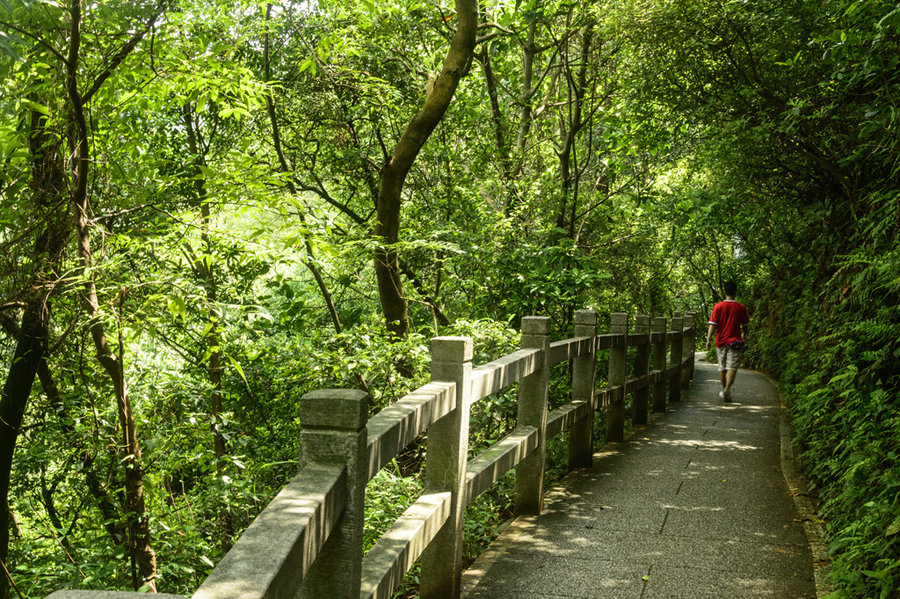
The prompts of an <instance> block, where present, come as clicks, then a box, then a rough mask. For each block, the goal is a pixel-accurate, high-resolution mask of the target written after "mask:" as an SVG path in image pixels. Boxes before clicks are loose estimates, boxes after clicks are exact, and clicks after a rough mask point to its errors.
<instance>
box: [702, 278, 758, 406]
mask: <svg viewBox="0 0 900 599" xmlns="http://www.w3.org/2000/svg"><path fill="white" fill-rule="evenodd" d="M722 289H723V291H725V301H721V302H719V303H718V304H716V305H715V306H713V311H712V315H710V317H709V330H708V331H707V333H706V349H709V347H710V344H711V343H712V336H713V333H714V332H715V333H716V357H717V358H718V362H719V378H720V380H721V381H722V390H721V391H720V392H719V397H721V398H722V399H724V400H725V401H731V387H732V385H734V376H735V375H736V374H737V371H738V367H739V366H740V362H741V353H742V352H743V350H744V333H745V332H746V327H747V324H748V323H749V322H750V319H749V318H748V317H747V308H745V307H744V304H742V303H740V302H738V301H736V300H735V299H734V298H735V296H736V295H737V284H736V283H734V282H732V281H729V282H727V283H725V285H723V286H722Z"/></svg>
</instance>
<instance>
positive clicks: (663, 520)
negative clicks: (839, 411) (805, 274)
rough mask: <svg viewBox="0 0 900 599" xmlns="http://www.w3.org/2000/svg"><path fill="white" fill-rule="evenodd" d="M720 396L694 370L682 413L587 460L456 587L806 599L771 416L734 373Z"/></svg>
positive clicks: (772, 396)
mask: <svg viewBox="0 0 900 599" xmlns="http://www.w3.org/2000/svg"><path fill="white" fill-rule="evenodd" d="M734 389H735V391H734V401H733V402H732V403H730V404H724V403H722V401H721V400H720V399H719V398H718V391H719V383H718V373H717V371H716V367H715V365H711V364H708V363H706V362H697V364H696V374H695V380H694V383H693V386H692V389H691V391H690V392H688V393H686V394H684V395H683V397H685V399H686V401H684V402H683V403H681V404H678V405H676V407H674V408H672V409H670V410H669V411H668V412H667V413H665V414H662V415H660V416H659V417H657V418H656V419H655V420H654V421H653V423H651V424H650V425H648V426H646V427H643V428H642V429H639V430H637V431H636V432H635V433H634V434H633V435H632V436H631V438H630V439H629V440H627V441H625V442H623V443H620V444H618V445H616V446H612V447H610V448H608V449H607V450H605V451H603V452H601V453H600V454H598V455H595V457H594V466H593V468H590V469H586V470H581V471H578V472H574V473H572V474H570V475H569V476H567V477H566V478H565V479H564V480H563V481H562V482H561V483H560V484H558V485H557V486H556V487H554V488H553V489H551V490H550V491H549V492H548V494H547V501H546V507H545V510H544V512H543V513H542V514H541V515H540V516H531V517H527V518H520V519H519V520H517V521H515V522H514V523H513V524H511V525H510V526H509V527H508V528H507V529H506V531H504V533H503V534H502V535H501V537H500V538H499V539H498V540H497V542H495V543H494V545H492V546H491V548H490V549H489V550H488V551H487V552H486V553H485V554H484V555H482V556H481V557H480V558H479V559H478V560H476V562H475V563H474V564H473V565H472V567H470V568H469V570H468V571H467V572H466V573H465V574H464V576H463V590H464V596H465V597H468V598H470V599H474V598H479V599H505V598H510V599H512V598H515V599H521V598H523V597H529V598H535V599H541V598H543V599H550V598H555V599H563V598H579V599H594V598H597V599H600V598H603V599H614V598H619V597H622V598H633V599H654V598H667V599H673V598H681V597H683V598H690V599H699V598H716V599H721V598H724V597H728V598H729V599H739V598H748V599H749V598H753V599H757V598H760V597H769V598H778V599H788V598H790V599H793V598H801V597H802V598H807V597H815V596H816V589H815V583H814V580H813V568H812V558H811V556H810V550H809V544H808V542H807V538H806V535H805V533H804V529H803V523H802V522H800V521H799V520H800V518H799V517H798V514H797V511H796V508H795V505H794V501H793V500H792V498H791V496H790V494H789V491H788V486H787V484H786V482H785V478H784V475H783V474H782V471H781V458H782V456H781V438H780V435H781V432H780V419H781V407H780V403H779V396H778V392H777V389H776V388H775V387H774V385H773V384H772V383H771V382H769V381H768V380H767V379H766V378H765V377H763V376H761V375H759V374H756V373H752V372H748V371H741V372H739V373H738V377H737V379H736V382H735V387H734Z"/></svg>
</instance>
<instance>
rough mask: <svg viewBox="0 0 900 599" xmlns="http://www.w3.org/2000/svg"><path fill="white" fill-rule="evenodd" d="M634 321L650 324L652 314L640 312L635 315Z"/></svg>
mask: <svg viewBox="0 0 900 599" xmlns="http://www.w3.org/2000/svg"><path fill="white" fill-rule="evenodd" d="M634 321H635V322H636V323H637V324H650V315H649V314H638V315H637V316H635V317H634Z"/></svg>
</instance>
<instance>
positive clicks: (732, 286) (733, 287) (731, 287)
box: [722, 281, 737, 297]
mask: <svg viewBox="0 0 900 599" xmlns="http://www.w3.org/2000/svg"><path fill="white" fill-rule="evenodd" d="M722 289H723V290H724V291H725V295H730V296H731V297H734V296H736V295H737V283H735V282H734V281H728V282H727V283H725V284H724V285H722Z"/></svg>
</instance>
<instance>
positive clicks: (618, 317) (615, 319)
mask: <svg viewBox="0 0 900 599" xmlns="http://www.w3.org/2000/svg"><path fill="white" fill-rule="evenodd" d="M609 321H610V322H611V323H612V324H628V312H613V313H612V314H610V315H609Z"/></svg>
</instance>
